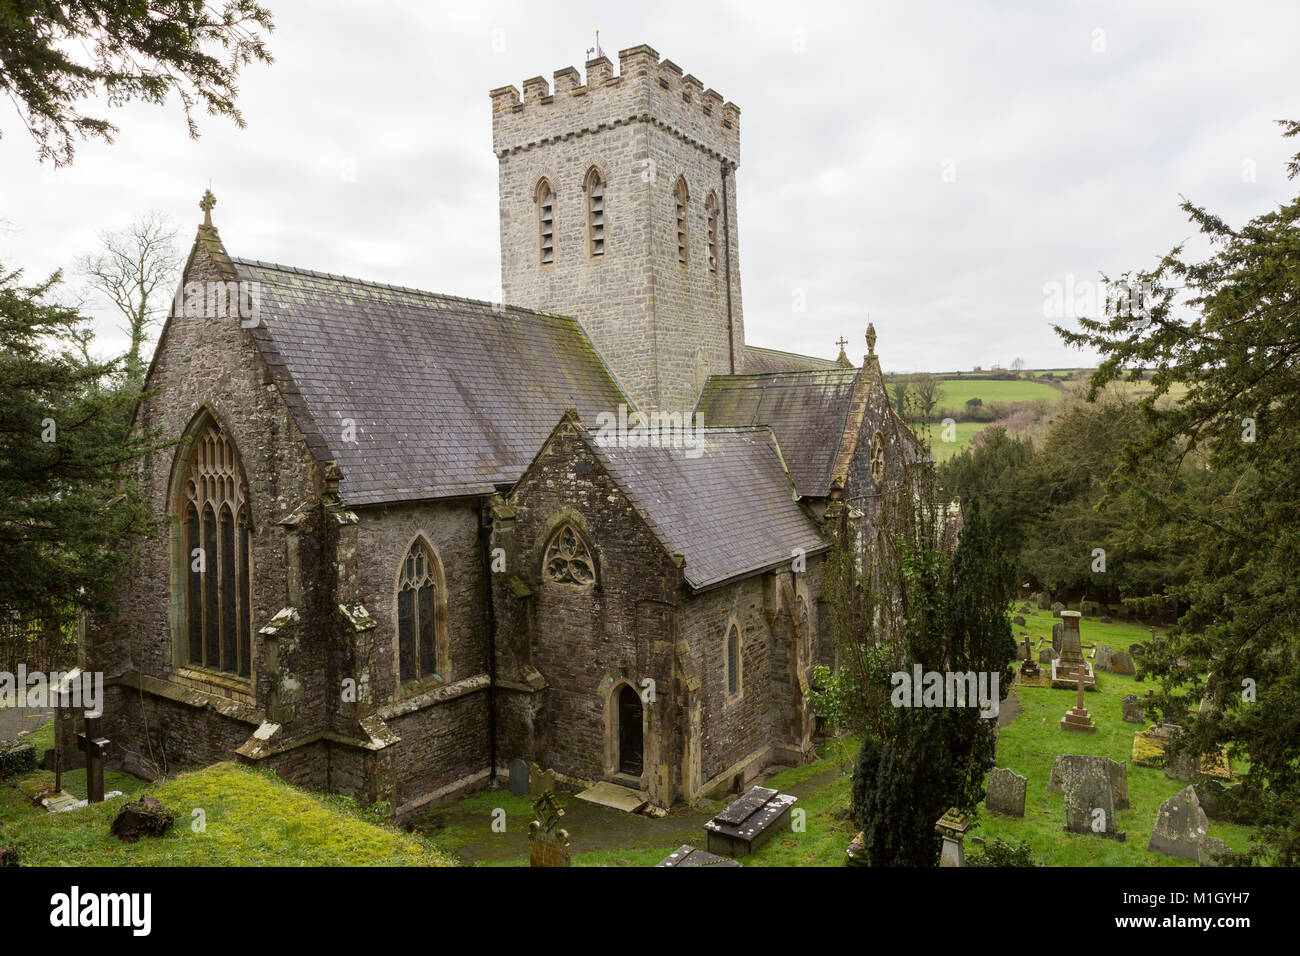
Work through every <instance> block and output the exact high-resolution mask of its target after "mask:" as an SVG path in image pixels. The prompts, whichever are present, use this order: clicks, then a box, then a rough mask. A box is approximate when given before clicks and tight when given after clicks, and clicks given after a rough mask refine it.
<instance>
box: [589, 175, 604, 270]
mask: <svg viewBox="0 0 1300 956" xmlns="http://www.w3.org/2000/svg"><path fill="white" fill-rule="evenodd" d="M587 251H588V252H589V253H590V254H591V255H593V256H601V255H604V254H605V183H604V181H603V180H602V179H601V178H600V173H599V172H597V171H596V170H594V169H593V170H592V171H591V172H589V173H588V174H587Z"/></svg>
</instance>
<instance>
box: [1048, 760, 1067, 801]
mask: <svg viewBox="0 0 1300 956" xmlns="http://www.w3.org/2000/svg"><path fill="white" fill-rule="evenodd" d="M1064 759H1065V755H1064V754H1057V755H1056V759H1055V760H1053V761H1052V772H1051V774H1050V775H1048V778H1047V792H1048V793H1063V792H1064V791H1063V790H1062V789H1061V761H1062V760H1064Z"/></svg>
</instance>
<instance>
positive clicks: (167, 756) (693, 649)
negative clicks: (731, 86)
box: [90, 46, 918, 819]
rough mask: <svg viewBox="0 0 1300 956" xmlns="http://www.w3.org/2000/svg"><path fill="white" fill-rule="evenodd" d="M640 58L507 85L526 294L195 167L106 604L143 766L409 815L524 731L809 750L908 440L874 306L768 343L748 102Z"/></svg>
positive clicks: (514, 212)
mask: <svg viewBox="0 0 1300 956" xmlns="http://www.w3.org/2000/svg"><path fill="white" fill-rule="evenodd" d="M618 60H619V64H618V71H617V73H615V72H614V70H613V67H612V64H611V62H610V61H609V60H608V59H607V58H605V57H603V56H602V57H600V58H598V59H594V60H591V61H590V62H588V63H587V64H586V74H585V78H584V77H583V76H581V75H580V74H579V73H578V72H577V71H576V70H575V69H573V68H571V67H570V68H565V69H562V70H559V71H557V72H556V73H555V74H554V82H553V85H552V84H551V83H548V82H547V80H546V79H545V78H542V77H535V78H533V79H530V80H525V81H524V83H523V94H522V97H521V95H520V93H519V91H518V90H517V89H516V88H515V87H513V86H506V87H502V88H500V89H497V90H493V91H492V93H491V103H492V116H493V150H494V152H495V153H496V158H497V163H498V167H499V171H500V204H501V276H502V288H503V303H490V302H479V301H472V300H468V299H463V298H457V297H455V296H450V295H441V294H435V293H431V292H423V291H419V290H416V289H409V288H400V287H396V286H391V285H385V284H382V283H377V282H368V281H365V280H363V279H354V278H346V277H343V276H338V275H330V274H325V273H322V272H316V271H312V270H310V269H305V268H297V267H293V266H286V265H275V264H272V263H268V262H262V261H258V260H255V259H249V258H243V257H241V256H239V255H236V254H234V253H233V252H232V251H230V250H228V249H227V247H226V245H225V243H224V242H223V240H222V238H221V236H220V235H219V234H218V231H217V228H216V226H215V225H213V221H212V209H213V205H214V200H213V198H212V196H211V194H210V193H209V194H207V195H206V196H205V197H204V201H203V203H201V208H202V209H203V211H204V221H203V224H202V225H200V226H199V228H198V235H197V237H196V239H195V242H194V246H193V249H192V251H191V252H190V255H189V259H188V263H187V265H186V268H185V274H184V279H183V284H182V290H183V292H184V295H180V296H178V300H177V305H176V306H175V307H174V308H173V310H172V313H171V315H170V317H169V318H168V320H167V322H166V325H165V327H164V329H163V331H162V334H161V336H160V339H159V342H158V347H157V351H156V354H155V356H154V358H153V362H152V365H151V367H150V369H149V372H148V382H147V387H148V389H149V390H150V391H149V394H148V396H147V398H146V399H145V400H144V401H143V403H142V404H141V405H140V407H139V409H138V411H137V419H136V421H137V426H138V427H139V428H141V429H144V430H150V431H156V432H158V433H160V434H161V435H162V436H163V437H164V438H165V439H168V440H169V441H170V444H169V445H168V446H167V447H166V448H164V449H163V450H160V451H158V452H156V453H154V454H153V455H152V456H151V457H149V458H148V459H146V460H145V462H144V463H143V465H142V466H141V480H142V483H143V487H144V489H145V492H146V494H147V496H148V500H149V501H150V503H151V505H152V507H153V509H154V510H155V512H156V513H157V515H158V516H159V517H160V518H165V519H166V521H165V526H164V527H165V531H164V533H163V534H161V535H160V536H158V537H155V538H152V539H150V540H147V541H144V542H143V543H141V545H140V547H139V550H138V558H137V561H136V565H135V569H134V571H133V573H132V574H131V575H130V578H129V580H128V582H127V584H126V586H125V587H124V589H123V591H122V593H121V595H120V597H119V600H118V605H119V613H118V615H117V616H116V617H115V618H114V620H112V621H108V622H101V623H100V625H99V626H98V627H97V628H96V629H95V632H94V634H93V638H92V646H91V655H92V656H91V661H90V663H91V666H92V667H93V668H94V669H96V670H100V671H103V672H104V675H105V678H106V685H107V691H106V703H105V708H104V727H105V732H106V735H107V736H109V737H110V738H111V739H112V741H113V744H114V754H115V755H116V759H117V760H118V761H119V762H120V764H121V765H122V766H123V767H124V768H125V769H128V770H132V771H134V772H137V773H141V774H144V775H155V774H159V773H175V772H177V771H180V770H184V769H188V768H192V767H195V766H201V765H204V764H207V763H211V762H215V761H221V760H240V761H243V762H246V763H249V764H251V765H255V766H261V767H267V768H271V769H274V770H275V771H276V772H278V773H279V774H281V775H282V776H283V777H285V778H286V779H288V780H290V781H292V782H295V783H298V784H300V785H303V786H307V787H311V788H314V789H320V790H327V791H332V792H337V793H344V794H350V795H353V796H356V797H358V798H359V799H362V800H364V801H381V800H382V801H387V802H389V803H391V804H392V806H393V807H394V809H395V812H396V814H397V816H398V818H399V819H402V818H406V817H409V816H410V815H411V814H412V813H413V812H415V811H417V810H418V809H419V808H421V807H422V806H425V805H429V804H432V803H435V802H437V801H440V800H446V799H450V798H451V797H454V796H455V795H457V794H459V793H463V792H465V791H468V790H472V789H475V788H482V787H485V786H488V785H489V783H490V782H491V778H492V777H493V776H494V775H500V774H502V773H503V771H504V769H505V767H506V766H507V764H508V763H509V762H510V761H512V760H514V759H516V758H523V759H524V760H527V761H529V762H536V763H538V764H540V765H541V766H542V767H548V768H553V769H554V770H555V771H556V773H557V775H558V776H559V778H560V779H561V780H564V781H567V782H570V783H574V784H578V783H584V782H586V783H591V782H596V781H613V782H616V783H620V784H622V785H625V786H627V787H630V788H633V789H636V790H639V791H642V792H644V793H645V794H646V795H647V797H648V799H649V800H650V801H652V802H653V803H655V804H658V805H660V806H665V807H666V806H670V805H673V804H675V803H679V802H682V801H691V800H694V799H696V798H697V797H699V796H701V795H709V794H714V793H723V792H728V791H730V790H732V789H734V788H735V787H737V786H738V785H743V784H744V783H745V782H746V781H748V780H749V779H751V778H752V777H754V776H755V775H757V774H759V773H760V772H762V770H763V769H764V768H765V767H767V766H770V765H773V764H792V763H798V762H800V761H803V760H805V759H806V758H807V756H808V754H809V752H810V749H811V740H812V735H813V730H814V715H813V714H812V713H811V712H810V708H809V706H808V705H807V704H806V703H805V691H806V690H807V689H808V687H809V681H810V679H811V676H812V667H813V665H814V664H815V663H818V662H820V661H830V660H831V659H832V658H833V649H832V648H831V647H830V646H829V645H830V641H829V640H828V635H827V628H826V624H825V622H826V619H827V615H826V611H825V607H824V604H823V602H822V599H821V576H822V567H823V562H824V559H825V556H826V553H827V551H828V550H829V548H830V546H831V542H832V535H833V534H834V533H835V529H836V528H838V527H842V522H841V521H840V520H839V519H840V518H842V517H844V516H845V515H850V514H851V515H854V516H859V515H863V516H865V520H870V514H871V510H870V507H869V505H870V503H871V501H872V500H873V499H874V498H876V497H878V495H879V489H880V487H881V483H882V482H883V481H887V480H889V476H890V475H893V474H897V473H899V470H900V469H901V467H902V464H901V463H903V462H905V461H909V460H916V458H917V454H918V452H917V446H916V443H915V439H914V438H913V436H912V435H911V433H910V432H909V431H908V429H907V427H906V426H905V425H904V424H903V423H902V422H901V420H900V419H899V418H898V417H897V416H896V415H895V414H894V413H893V411H892V410H891V408H890V404H889V401H888V398H887V396H886V393H885V387H884V381H883V379H882V377H881V372H880V365H879V362H878V360H877V359H876V356H875V354H874V346H875V341H874V340H875V333H874V331H873V330H871V329H870V328H869V329H868V331H867V345H868V351H867V354H866V357H865V360H864V361H863V363H862V365H861V366H860V367H855V366H854V365H853V364H852V363H851V362H850V360H849V359H848V358H847V356H846V355H845V353H844V349H843V347H842V346H843V340H842V339H841V343H840V344H841V349H840V356H839V358H838V359H837V360H833V361H832V360H823V359H817V358H811V357H807V356H802V355H794V354H790V353H786V352H780V351H775V350H771V349H763V348H758V347H756V346H752V345H749V344H747V343H746V341H745V336H744V322H743V312H742V307H741V284H740V268H739V239H738V236H739V229H738V222H737V215H736V180H735V173H736V169H737V166H738V164H739V160H740V110H739V109H738V108H737V107H736V106H735V105H734V104H733V103H730V102H727V101H724V100H723V98H722V97H721V96H720V95H719V94H718V93H716V92H715V91H713V90H712V89H707V90H706V89H705V88H704V85H703V83H701V82H700V81H699V80H697V79H696V78H695V77H694V76H690V75H683V73H682V70H681V69H680V68H679V67H678V66H676V65H675V64H674V63H672V62H671V61H669V60H666V59H665V60H661V59H660V58H659V55H658V54H657V53H656V52H655V51H654V50H652V49H650V48H649V47H647V46H638V47H634V48H632V49H629V50H624V51H622V52H621V53H620V54H619V55H618ZM584 79H585V82H584ZM214 290H215V292H216V293H217V294H216V295H214V294H213V293H214ZM226 292H229V293H230V295H231V296H234V297H235V298H237V299H238V300H239V303H240V307H239V308H234V307H232V304H231V302H230V301H228V300H226V299H224V298H223V294H224V293H226ZM245 306H248V308H245Z"/></svg>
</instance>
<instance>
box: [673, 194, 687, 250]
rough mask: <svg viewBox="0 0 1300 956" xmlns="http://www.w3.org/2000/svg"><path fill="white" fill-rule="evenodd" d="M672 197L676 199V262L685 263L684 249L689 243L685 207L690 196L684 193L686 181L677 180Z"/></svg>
mask: <svg viewBox="0 0 1300 956" xmlns="http://www.w3.org/2000/svg"><path fill="white" fill-rule="evenodd" d="M673 196H674V198H675V199H676V206H677V261H678V262H680V263H682V264H685V263H686V249H687V245H688V242H689V237H688V235H687V222H686V207H687V203H688V202H689V201H690V196H689V194H688V193H687V191H686V180H685V179H682V178H680V177H679V178H678V180H677V187H676V188H675V189H674V190H673Z"/></svg>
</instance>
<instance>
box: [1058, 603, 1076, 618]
mask: <svg viewBox="0 0 1300 956" xmlns="http://www.w3.org/2000/svg"><path fill="white" fill-rule="evenodd" d="M1064 613H1065V605H1064V604H1062V603H1061V602H1060V601H1057V602H1056V603H1055V604H1053V605H1052V617H1060V616H1061V615H1062V614H1064ZM1075 613H1076V614H1077V613H1079V612H1078V611H1075Z"/></svg>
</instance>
